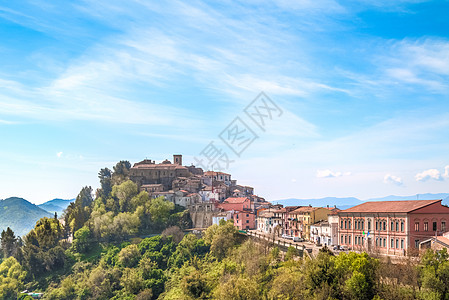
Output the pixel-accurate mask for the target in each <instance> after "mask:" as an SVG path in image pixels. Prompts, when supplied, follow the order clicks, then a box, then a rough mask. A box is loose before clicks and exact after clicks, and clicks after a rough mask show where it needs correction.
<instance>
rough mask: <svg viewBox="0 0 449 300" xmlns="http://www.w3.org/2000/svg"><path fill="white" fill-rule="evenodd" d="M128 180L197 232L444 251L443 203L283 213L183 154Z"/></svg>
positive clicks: (448, 239) (381, 249)
mask: <svg viewBox="0 0 449 300" xmlns="http://www.w3.org/2000/svg"><path fill="white" fill-rule="evenodd" d="M129 176H130V179H131V180H132V181H134V182H136V183H137V184H138V185H139V187H140V190H141V191H146V192H148V193H149V195H150V197H151V198H157V197H160V196H163V197H164V198H165V199H166V200H168V201H171V202H173V203H174V204H177V205H180V206H183V207H186V208H187V209H188V210H189V213H190V216H191V219H192V221H193V227H194V228H195V229H197V230H202V229H205V228H207V227H209V226H211V225H213V224H218V223H219V221H220V220H232V221H233V222H234V226H235V227H237V228H238V229H239V230H241V231H255V232H257V233H259V234H262V235H266V236H270V237H274V238H278V239H290V240H293V241H295V242H302V241H309V242H312V243H315V244H316V245H319V246H328V247H330V248H331V249H333V250H355V251H367V252H375V253H378V254H384V255H392V256H405V255H406V254H410V253H415V252H417V251H419V249H423V248H435V249H440V248H442V247H449V233H446V231H447V227H446V226H447V222H448V221H449V207H447V206H444V205H442V204H441V200H409V201H373V202H365V203H363V204H360V205H357V206H355V207H352V208H349V209H346V210H340V209H338V208H337V207H335V206H334V207H329V206H327V207H312V206H310V205H309V206H286V207H283V206H282V205H280V204H277V205H273V204H271V203H270V202H268V201H266V200H265V199H264V198H263V197H259V196H257V195H255V194H254V188H253V187H250V186H243V185H239V184H237V180H235V179H232V175H231V174H228V173H224V172H215V171H210V170H208V171H204V170H203V169H201V168H197V167H195V166H193V165H191V166H183V161H182V155H173V162H171V161H169V160H167V159H166V160H165V161H163V162H161V163H156V162H155V161H154V160H150V159H145V160H143V161H141V162H138V163H135V164H134V166H132V167H131V169H130V172H129Z"/></svg>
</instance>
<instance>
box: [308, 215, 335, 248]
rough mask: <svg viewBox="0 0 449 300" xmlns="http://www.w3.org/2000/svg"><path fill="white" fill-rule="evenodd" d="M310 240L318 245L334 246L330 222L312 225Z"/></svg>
mask: <svg viewBox="0 0 449 300" xmlns="http://www.w3.org/2000/svg"><path fill="white" fill-rule="evenodd" d="M310 240H311V241H312V242H315V243H317V244H322V245H326V246H330V245H332V229H331V226H330V223H329V221H327V220H326V221H319V222H317V223H315V224H313V225H311V226H310Z"/></svg>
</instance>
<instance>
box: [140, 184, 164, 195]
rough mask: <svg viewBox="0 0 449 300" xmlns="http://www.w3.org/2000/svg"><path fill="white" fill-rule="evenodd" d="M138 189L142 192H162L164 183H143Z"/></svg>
mask: <svg viewBox="0 0 449 300" xmlns="http://www.w3.org/2000/svg"><path fill="white" fill-rule="evenodd" d="M140 191H141V192H143V191H145V192H147V193H149V194H151V193H154V192H162V191H164V185H163V184H157V183H156V184H144V185H142V186H141V187H140Z"/></svg>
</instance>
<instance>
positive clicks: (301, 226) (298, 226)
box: [286, 205, 330, 240]
mask: <svg viewBox="0 0 449 300" xmlns="http://www.w3.org/2000/svg"><path fill="white" fill-rule="evenodd" d="M329 213H330V210H329V209H326V208H324V207H312V206H310V205H309V206H302V207H299V208H297V209H295V210H293V211H290V212H289V213H288V218H287V226H286V234H288V235H291V236H298V237H302V238H304V239H307V240H309V239H310V226H311V225H312V224H314V223H316V222H318V221H324V220H327V216H328V215H329Z"/></svg>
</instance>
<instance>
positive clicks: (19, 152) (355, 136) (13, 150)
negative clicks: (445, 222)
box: [0, 0, 449, 203]
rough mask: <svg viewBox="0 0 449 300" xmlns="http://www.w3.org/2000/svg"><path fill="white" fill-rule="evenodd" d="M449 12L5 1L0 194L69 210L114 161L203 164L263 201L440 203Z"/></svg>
mask: <svg viewBox="0 0 449 300" xmlns="http://www.w3.org/2000/svg"><path fill="white" fill-rule="evenodd" d="M448 12H449V2H448V1H400V0H399V1H381V0H373V1H332V0H324V1H311V0H304V1H287V0H271V1H269V0H266V1H265V0H246V1H227V0H221V1H220V0H219V1H196V0H192V1H184V2H183V1H144V0H129V1H125V2H123V1H115V0H107V1H102V0H84V1H70V2H64V3H59V2H57V1H56V2H55V1H41V0H30V1H3V2H2V3H0V142H1V144H0V166H1V169H0V170H1V171H0V199H5V198H7V197H10V196H18V197H23V198H25V199H27V200H29V201H31V202H33V203H42V202H45V201H48V200H50V199H53V198H65V199H70V198H74V197H76V195H77V194H78V192H79V191H80V190H81V188H82V187H83V186H86V185H88V186H92V187H93V188H94V189H95V188H97V187H98V186H99V183H98V178H97V174H98V171H99V170H100V169H101V168H104V167H109V168H112V166H113V165H114V164H115V163H116V162H118V161H120V160H128V161H130V162H131V163H135V162H138V161H141V160H142V159H145V158H148V159H154V160H156V161H162V160H164V159H166V158H167V159H170V160H171V159H172V155H173V154H183V161H184V165H191V164H195V165H198V162H204V165H205V166H206V167H209V166H210V165H208V164H206V163H205V160H204V158H205V157H206V158H211V157H212V154H213V153H220V158H223V157H225V158H227V162H228V164H226V166H224V167H223V166H222V170H223V171H225V172H228V173H231V174H232V177H233V179H237V180H238V183H240V184H244V185H251V186H254V188H255V193H256V194H258V195H260V196H263V197H265V198H266V199H267V200H278V199H283V198H292V197H295V198H317V197H326V196H336V197H349V196H354V197H358V198H360V199H368V198H371V197H382V196H387V195H391V194H394V195H413V194H416V193H442V192H449V189H448V188H449V155H448V153H449V141H448V137H449V103H448V96H449V31H448V30H447V28H449V18H447V14H448ZM261 92H263V93H264V94H261ZM259 96H260V97H259ZM261 101H262V102H261ZM263 101H265V102H263ZM261 103H265V106H263V105H262V106H261V105H260V104H261ZM266 105H268V106H266ZM269 107H271V110H270V109H268V108H269ZM257 108H258V109H259V110H258V112H259V113H260V114H259V116H260V118H259V119H258V118H257V116H255V115H254V114H251V111H252V112H255V111H256V110H251V109H257ZM245 109H246V111H247V112H248V111H249V112H250V113H248V114H247V113H245ZM262 113H263V115H264V116H265V117H261V116H262ZM251 116H252V117H253V118H251ZM262 119H263V121H264V124H263V126H259V125H260V122H261V120H262ZM236 124H237V125H238V124H240V125H239V126H240V127H238V126H237V125H236ZM242 124H243V125H242ZM236 126H237V127H236ZM242 126H246V127H242ZM239 128H240V129H239ZM242 128H243V129H242ZM230 129H237V132H243V131H244V130H246V131H245V133H246V134H250V135H251V136H252V138H250V139H248V140H249V142H246V141H247V139H246V138H243V136H239V137H237V135H235V136H234V138H233V139H232V134H231V133H230V132H231V131H229V130H230ZM242 130H243V131H242ZM234 133H235V132H234ZM226 141H227V142H226ZM235 147H240V148H239V149H237V151H236V149H235ZM212 150H214V151H216V152H212ZM207 154H208V155H209V156H207ZM213 157H216V156H213ZM209 161H210V160H209ZM222 161H223V160H222ZM222 165H223V163H222ZM215 166H217V165H215ZM216 168H217V167H215V169H216Z"/></svg>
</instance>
